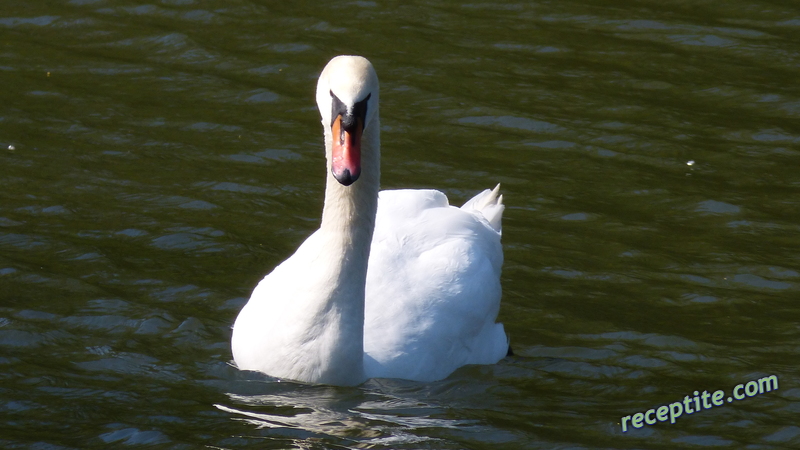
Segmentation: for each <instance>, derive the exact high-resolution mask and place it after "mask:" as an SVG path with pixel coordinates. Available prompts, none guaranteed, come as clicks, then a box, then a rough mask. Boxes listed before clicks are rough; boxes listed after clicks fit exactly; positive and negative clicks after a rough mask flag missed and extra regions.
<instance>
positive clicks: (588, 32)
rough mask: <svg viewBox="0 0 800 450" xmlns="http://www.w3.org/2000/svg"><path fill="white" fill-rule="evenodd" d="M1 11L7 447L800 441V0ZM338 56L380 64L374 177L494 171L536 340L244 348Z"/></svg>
mask: <svg viewBox="0 0 800 450" xmlns="http://www.w3.org/2000/svg"><path fill="white" fill-rule="evenodd" d="M0 29H1V30H2V33H1V34H0V36H2V38H1V39H0V42H1V43H2V46H1V47H0V80H2V86H3V88H2V92H0V105H2V106H0V182H2V187H3V189H2V190H0V379H2V382H1V383H0V424H1V425H0V444H1V445H2V446H3V447H5V448H38V449H57V448H106V447H125V446H127V447H150V448H198V447H203V446H207V447H209V448H230V449H236V448H287V447H298V448H363V447H371V448H586V449H590V448H669V449H673V448H708V447H715V446H719V447H729V448H751V449H771V448H776V449H777V448H791V447H796V446H797V445H798V444H800V425H798V420H797V417H798V412H800V386H798V384H799V383H800V377H799V376H798V370H797V368H798V367H800V347H798V344H797V342H798V337H800V328H799V327H798V323H800V309H798V307H797V306H796V302H797V298H798V291H799V290H800V289H799V287H800V272H798V271H800V238H798V236H799V235H800V234H798V228H799V227H800V225H798V224H799V223H800V206H799V205H800V202H799V201H798V198H800V197H798V193H800V175H799V174H798V173H800V172H798V169H797V168H798V166H800V150H799V149H800V126H798V123H800V121H798V118H800V90H799V89H798V87H797V79H798V75H800V73H799V72H800V69H799V67H800V64H799V63H800V51H799V50H798V49H800V10H798V9H797V8H796V6H795V5H794V4H792V3H791V2H783V3H779V2H778V3H776V2H767V1H764V0H762V1H735V2H638V3H635V4H631V3H628V2H614V1H606V2H575V1H572V2H569V1H568V2H542V3H529V2H520V3H514V2H491V3H469V4H459V3H457V2H444V1H440V2H426V3H424V4H422V3H419V4H406V3H401V2H369V1H363V2H350V3H341V2H333V3H329V4H318V3H310V2H308V3H306V2H292V3H285V4H280V5H279V4H277V3H275V4H272V2H270V3H268V2H254V1H230V2H224V3H220V2H210V1H193V0H173V1H162V2H153V3H140V4H139V3H133V2H124V1H115V0H108V1H105V0H72V1H70V2H63V3H59V4H52V3H51V2H6V3H5V4H4V5H3V6H2V7H0ZM341 53H357V54H362V55H365V56H367V57H369V58H370V59H371V60H372V62H373V64H374V65H375V67H376V69H377V71H378V74H379V77H380V79H381V83H382V92H381V100H382V110H381V114H382V122H383V127H384V128H383V131H382V133H383V140H384V146H383V147H384V148H383V161H384V164H383V177H382V178H383V185H384V187H385V188H400V187H415V188H420V187H435V188H438V189H440V190H442V191H444V192H446V193H447V194H448V195H449V196H450V198H451V200H452V201H453V202H454V203H460V202H463V201H464V200H466V199H467V198H469V196H471V195H473V194H474V193H475V192H477V191H479V190H481V189H484V188H487V187H491V186H493V185H494V184H495V183H497V182H501V183H502V188H503V192H504V194H505V199H506V203H507V204H508V208H507V209H506V214H505V221H504V235H503V241H504V248H505V252H506V264H505V266H504V275H503V280H502V281H503V286H504V298H503V306H502V309H501V312H500V320H501V321H503V322H504V323H505V325H506V330H507V331H508V332H509V333H510V335H511V339H512V343H513V347H514V350H515V352H516V354H517V355H516V356H514V357H510V358H507V359H505V360H503V361H502V362H501V363H499V364H497V365H494V366H480V367H466V368H463V369H462V370H459V371H457V372H456V373H455V374H453V375H452V376H451V377H449V378H448V379H446V380H443V381H441V382H436V383H414V382H407V381H400V380H371V381H369V382H367V383H366V384H364V385H362V386H360V387H358V388H333V387H326V386H306V385H299V384H294V383H287V382H276V381H275V380H272V379H270V378H268V377H263V376H259V375H257V374H252V373H241V372H239V371H237V370H236V369H234V368H233V367H232V366H231V365H230V364H229V362H230V360H231V354H230V350H229V339H230V326H231V324H232V323H233V320H234V318H235V316H236V314H237V312H238V310H239V309H240V308H241V306H242V305H243V303H244V302H245V301H246V299H247V298H248V296H249V293H250V291H251V289H252V288H253V287H254V285H255V284H256V283H257V282H258V280H259V279H260V278H261V277H262V276H263V275H264V274H265V273H266V272H268V271H269V270H270V269H271V268H272V267H273V266H274V265H275V264H277V263H279V262H280V261H282V260H283V259H285V258H286V257H287V256H288V255H289V254H291V252H292V251H293V250H294V249H295V248H296V246H297V245H298V244H299V243H300V242H302V240H303V239H304V238H305V237H306V236H308V234H309V233H311V232H312V231H313V230H314V229H315V228H316V227H317V226H318V221H319V214H320V210H321V204H322V188H323V182H322V180H323V176H324V168H323V167H324V166H323V154H322V150H321V138H320V133H321V127H320V125H319V118H318V115H317V112H316V107H315V105H314V87H315V80H316V77H317V75H318V73H319V71H320V70H321V69H322V67H323V66H324V64H325V63H326V62H327V61H328V59H329V58H330V57H332V56H334V55H336V54H341ZM771 374H774V375H776V376H777V377H778V379H779V389H778V390H776V391H772V392H765V393H763V394H759V395H755V396H753V397H746V398H745V399H744V400H741V401H734V402H732V403H727V402H724V404H723V405H722V406H717V407H713V408H710V409H703V410H701V411H699V412H697V413H695V414H693V415H689V414H688V413H687V414H684V415H682V416H681V417H679V418H678V419H677V420H676V423H675V424H670V423H669V422H658V423H657V424H655V425H645V426H644V427H642V428H641V429H637V428H631V426H630V422H627V424H628V425H627V426H628V431H627V432H625V433H623V432H622V429H621V426H622V423H621V421H622V420H623V419H622V418H623V417H625V416H633V415H635V414H636V413H638V412H642V413H644V412H646V411H647V410H649V409H651V408H653V409H655V408H658V407H659V406H661V405H668V404H671V403H674V402H680V401H682V400H683V399H684V396H687V395H688V396H690V397H691V396H692V395H693V392H694V391H696V390H697V391H700V392H702V391H703V390H707V391H708V392H709V393H711V392H714V391H716V390H724V391H725V395H726V396H728V395H730V394H731V392H732V390H733V388H734V387H735V386H736V385H738V384H746V383H747V382H748V381H751V380H757V379H759V378H762V377H764V376H767V375H771Z"/></svg>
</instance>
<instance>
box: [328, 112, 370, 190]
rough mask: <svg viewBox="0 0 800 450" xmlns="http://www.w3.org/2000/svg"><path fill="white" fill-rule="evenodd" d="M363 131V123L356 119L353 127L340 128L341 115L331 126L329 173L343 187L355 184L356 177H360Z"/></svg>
mask: <svg viewBox="0 0 800 450" xmlns="http://www.w3.org/2000/svg"><path fill="white" fill-rule="evenodd" d="M348 128H349V129H348ZM363 131H364V123H363V121H362V119H361V118H356V119H355V124H354V126H351V127H347V128H346V127H344V126H342V116H341V114H340V115H338V116H337V117H336V119H335V120H334V121H333V125H331V133H332V134H333V152H332V154H331V173H333V176H334V178H336V180H337V181H338V182H339V183H341V184H343V185H344V186H350V185H351V184H353V183H355V181H356V180H357V179H358V176H359V175H361V133H362V132H363Z"/></svg>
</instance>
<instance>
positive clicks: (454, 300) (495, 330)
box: [364, 188, 508, 381]
mask: <svg viewBox="0 0 800 450" xmlns="http://www.w3.org/2000/svg"><path fill="white" fill-rule="evenodd" d="M502 209H503V205H502V197H498V195H497V188H496V189H495V190H486V191H484V192H483V193H481V194H478V195H477V196H476V197H475V198H473V199H472V200H470V201H469V202H467V204H465V205H464V207H462V208H457V207H453V206H450V205H449V203H448V201H447V197H446V196H445V195H444V194H443V193H441V192H439V191H435V190H394V191H382V192H381V193H380V195H379V201H378V213H377V219H376V225H375V233H374V236H373V240H372V248H371V251H370V259H369V269H368V271H367V284H366V310H365V316H366V317H365V324H364V327H365V328H364V351H365V359H364V364H365V371H366V373H367V376H368V377H391V378H405V379H412V380H420V381H432V380H438V379H442V378H445V377H447V376H448V375H449V374H450V373H452V372H453V371H454V370H455V369H457V368H458V367H460V366H462V365H465V364H493V363H496V362H497V361H498V360H500V359H501V358H502V357H503V356H505V354H506V352H507V349H508V341H507V338H506V335H505V332H504V330H503V326H502V324H498V323H495V319H496V318H497V313H498V310H499V307H500V297H501V288H500V270H501V266H502V264H503V251H502V246H501V244H500V217H501V215H502ZM487 216H488V217H487Z"/></svg>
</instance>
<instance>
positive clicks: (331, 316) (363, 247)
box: [317, 115, 380, 384]
mask: <svg viewBox="0 0 800 450" xmlns="http://www.w3.org/2000/svg"><path fill="white" fill-rule="evenodd" d="M325 130H326V131H325V148H326V150H327V152H326V154H327V157H328V164H327V181H326V185H325V206H324V208H323V211H322V224H321V225H320V230H319V233H321V235H322V236H321V238H322V239H323V242H324V250H323V252H324V254H325V255H326V256H325V258H326V260H327V261H326V262H327V264H328V267H327V271H326V272H327V274H326V279H328V280H329V282H330V285H329V289H326V291H327V293H326V297H325V298H323V299H321V300H322V301H321V302H320V304H319V307H320V308H321V309H320V310H319V313H320V315H319V316H317V317H318V320H322V321H324V322H325V327H326V328H327V329H328V330H330V331H331V332H332V333H333V334H334V336H331V337H332V338H333V339H331V340H330V341H329V342H330V347H329V349H328V351H329V352H330V357H329V360H328V361H329V362H330V364H331V367H329V373H330V375H331V376H332V377H334V378H337V379H335V380H325V381H324V382H330V383H332V384H357V383H360V382H362V381H364V379H365V376H364V370H363V356H364V302H365V286H366V282H367V263H368V261H369V250H370V245H371V243H372V233H373V231H374V229H375V215H376V213H377V210H378V190H379V189H380V122H379V119H378V117H377V115H376V116H375V117H374V119H373V120H372V123H370V125H369V126H368V127H367V128H366V129H365V130H364V134H363V136H362V141H361V176H360V177H359V179H358V180H356V182H355V183H353V184H351V185H350V186H343V185H342V184H340V183H339V182H338V181H337V180H336V179H335V178H334V177H333V175H332V174H331V162H330V155H331V148H332V137H331V135H330V131H329V129H328V128H327V127H325ZM339 376H344V377H345V378H351V379H347V380H341V379H338V378H339ZM356 378H358V380H356Z"/></svg>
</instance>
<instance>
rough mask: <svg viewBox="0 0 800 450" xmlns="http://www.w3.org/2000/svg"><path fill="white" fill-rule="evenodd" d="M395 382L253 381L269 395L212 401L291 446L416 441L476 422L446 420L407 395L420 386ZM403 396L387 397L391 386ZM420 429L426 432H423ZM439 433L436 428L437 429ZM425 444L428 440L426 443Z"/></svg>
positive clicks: (443, 412)
mask: <svg viewBox="0 0 800 450" xmlns="http://www.w3.org/2000/svg"><path fill="white" fill-rule="evenodd" d="M414 384H415V383H410V382H402V381H398V380H371V381H369V382H368V383H367V384H366V385H364V386H363V387H361V388H339V387H329V386H308V385H298V384H295V383H291V382H282V383H274V382H273V383H270V384H263V383H259V387H260V388H261V389H269V390H271V391H273V392H272V393H269V394H235V393H230V394H228V396H229V398H230V400H231V403H230V404H227V405H223V404H215V405H214V406H215V407H216V408H218V409H219V410H221V411H224V412H227V413H230V414H232V415H233V417H234V418H236V417H240V418H239V419H238V420H241V421H244V422H246V423H248V424H250V425H252V426H255V428H256V429H260V430H265V429H267V430H269V432H268V433H267V434H266V435H265V436H269V437H271V438H274V439H281V438H288V439H292V440H294V443H295V444H298V445H301V441H308V440H313V439H314V438H319V439H323V438H324V439H325V441H326V442H337V443H338V444H340V445H355V446H357V447H360V448H362V447H369V446H374V445H378V446H389V447H391V446H392V445H410V444H421V443H423V442H434V441H436V440H437V439H436V438H432V437H430V436H426V434H430V433H429V431H430V430H433V429H438V430H442V429H459V430H462V431H464V430H468V429H469V428H471V427H480V426H479V423H478V421H475V420H462V419H453V418H447V409H446V408H443V407H441V406H438V405H435V404H432V403H431V402H430V401H423V400H422V399H421V397H417V396H415V395H412V392H413V391H417V390H418V391H419V392H418V393H420V394H421V393H422V392H423V391H424V390H425V389H424V386H414ZM398 389H399V390H402V391H404V395H402V396H397V395H392V393H391V392H392V391H393V390H398ZM423 430H428V432H427V433H425V432H423ZM440 432H441V431H440ZM426 445H428V444H426Z"/></svg>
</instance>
